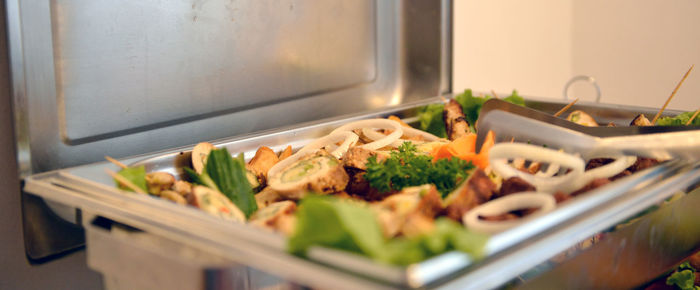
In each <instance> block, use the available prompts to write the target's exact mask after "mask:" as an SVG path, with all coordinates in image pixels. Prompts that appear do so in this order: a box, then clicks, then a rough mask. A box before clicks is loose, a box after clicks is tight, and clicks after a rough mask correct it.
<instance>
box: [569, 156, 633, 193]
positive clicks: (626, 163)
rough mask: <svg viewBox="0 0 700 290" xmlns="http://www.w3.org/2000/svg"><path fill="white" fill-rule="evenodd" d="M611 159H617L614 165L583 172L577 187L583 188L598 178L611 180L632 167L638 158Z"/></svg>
mask: <svg viewBox="0 0 700 290" xmlns="http://www.w3.org/2000/svg"><path fill="white" fill-rule="evenodd" d="M609 158H612V159H615V161H613V162H612V163H609V164H605V165H603V166H601V167H597V168H593V169H591V170H587V171H585V172H583V176H582V177H581V178H580V179H579V180H577V182H576V184H577V185H576V187H578V188H581V187H584V186H586V184H588V183H589V182H591V181H593V180H594V179H597V178H610V177H613V176H615V175H617V174H618V173H620V172H622V171H624V170H625V169H627V168H628V167H630V166H632V165H633V164H634V163H635V162H636V161H637V157H636V156H625V155H618V156H611V157H609Z"/></svg>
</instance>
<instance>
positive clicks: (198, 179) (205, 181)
mask: <svg viewBox="0 0 700 290" xmlns="http://www.w3.org/2000/svg"><path fill="white" fill-rule="evenodd" d="M184 169H185V173H187V176H189V178H190V180H191V181H192V182H193V183H196V184H199V185H204V186H206V187H209V188H211V189H214V190H216V191H220V190H219V187H218V186H216V183H214V181H213V180H211V177H209V175H208V174H207V173H206V172H202V174H198V173H197V172H196V171H194V170H192V169H191V168H189V167H185V168H184Z"/></svg>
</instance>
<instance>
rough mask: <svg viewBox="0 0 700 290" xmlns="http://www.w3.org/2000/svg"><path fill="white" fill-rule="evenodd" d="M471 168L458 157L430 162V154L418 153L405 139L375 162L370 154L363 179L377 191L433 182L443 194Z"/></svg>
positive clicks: (451, 189)
mask: <svg viewBox="0 0 700 290" xmlns="http://www.w3.org/2000/svg"><path fill="white" fill-rule="evenodd" d="M473 168H474V165H472V164H471V162H467V161H464V160H462V159H459V158H449V159H448V158H443V159H438V160H437V161H436V162H433V161H432V157H430V156H428V155H423V154H418V152H417V149H416V147H415V145H413V144H412V143H410V142H405V143H403V144H402V145H401V146H399V148H398V150H397V151H392V152H391V156H390V157H389V158H387V159H386V160H384V161H383V162H378V161H377V158H376V156H372V157H370V158H369V159H368V160H367V173H366V174H365V179H367V181H368V182H369V185H370V186H371V187H373V188H374V189H377V190H379V191H380V192H390V191H394V190H401V189H403V188H404V187H409V186H417V185H423V184H435V187H437V190H438V191H439V192H440V193H441V194H442V196H443V197H444V196H446V195H447V194H449V193H450V192H452V191H453V190H454V189H455V188H456V187H457V185H459V183H460V182H461V181H462V180H466V178H467V177H468V176H469V170H471V169H473Z"/></svg>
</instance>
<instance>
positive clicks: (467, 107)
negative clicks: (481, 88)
mask: <svg viewBox="0 0 700 290" xmlns="http://www.w3.org/2000/svg"><path fill="white" fill-rule="evenodd" d="M490 98H492V96H490V95H485V96H483V97H477V96H474V94H473V93H472V90H471V89H466V90H464V92H463V93H461V94H459V95H457V96H455V100H456V101H457V102H458V103H459V104H460V105H461V106H462V111H463V112H464V116H465V119H466V120H467V122H469V126H470V127H471V129H472V131H475V130H474V124H476V120H478V119H479V113H480V112H481V107H482V106H483V105H484V103H485V102H486V101H487V100H488V99H490ZM503 100H504V101H506V102H509V103H513V104H516V105H519V106H525V99H523V97H521V96H520V95H518V92H517V91H516V90H513V93H512V94H511V95H510V96H508V97H505V98H504V99H503ZM444 107H445V106H444V105H443V104H430V105H427V106H425V107H422V108H420V111H419V112H418V120H419V121H420V129H421V130H423V131H427V132H429V133H431V134H433V135H435V136H438V137H442V138H446V137H447V133H446V131H445V123H444V122H443V120H442V110H443V109H444ZM686 120H687V119H686Z"/></svg>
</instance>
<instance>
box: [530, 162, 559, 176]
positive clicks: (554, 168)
mask: <svg viewBox="0 0 700 290" xmlns="http://www.w3.org/2000/svg"><path fill="white" fill-rule="evenodd" d="M559 169H561V166H559V164H556V163H550V164H549V166H547V171H539V172H537V173H535V175H536V176H542V177H552V176H554V175H555V174H557V172H559Z"/></svg>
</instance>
